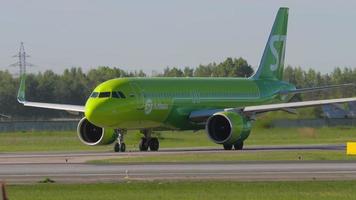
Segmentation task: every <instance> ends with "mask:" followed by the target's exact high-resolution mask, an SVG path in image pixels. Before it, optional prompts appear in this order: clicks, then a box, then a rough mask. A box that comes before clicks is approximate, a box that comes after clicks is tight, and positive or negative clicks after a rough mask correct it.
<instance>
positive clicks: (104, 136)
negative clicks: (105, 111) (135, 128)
mask: <svg viewBox="0 0 356 200" xmlns="http://www.w3.org/2000/svg"><path fill="white" fill-rule="evenodd" d="M77 133H78V137H79V139H80V141H82V142H83V143H84V144H86V145H90V146H95V145H107V144H112V143H113V142H114V141H115V140H116V138H117V134H115V132H114V131H113V130H112V131H107V130H105V129H104V128H101V127H98V126H95V125H94V124H92V123H90V122H89V121H88V120H87V119H86V118H85V117H84V118H83V119H81V120H80V121H79V124H78V127H77Z"/></svg>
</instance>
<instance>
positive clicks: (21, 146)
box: [0, 126, 356, 152]
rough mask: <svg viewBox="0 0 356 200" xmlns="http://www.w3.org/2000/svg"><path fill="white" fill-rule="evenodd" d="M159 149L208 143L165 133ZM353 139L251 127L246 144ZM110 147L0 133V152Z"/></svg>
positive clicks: (355, 134) (132, 143) (320, 131)
mask: <svg viewBox="0 0 356 200" xmlns="http://www.w3.org/2000/svg"><path fill="white" fill-rule="evenodd" d="M140 137H141V134H140V133H138V132H135V131H132V132H129V133H128V134H127V135H126V137H125V143H126V145H127V148H128V150H130V149H131V150H132V149H135V150H137V149H138V142H139V139H140ZM159 137H160V138H161V139H160V147H161V148H176V147H206V146H215V147H219V145H216V144H214V143H213V142H211V141H210V140H209V139H208V137H207V136H206V133H205V132H204V131H199V132H195V133H193V132H191V131H184V132H178V131H167V132H161V133H160V134H159ZM355 140H356V128H340V127H339V128H317V129H314V128H290V129H282V128H269V129H266V128H260V127H258V126H257V127H254V128H253V130H252V133H251V135H250V137H249V138H248V139H247V140H246V145H282V144H283V145H286V144H344V143H345V142H347V141H355ZM112 148H113V147H112V146H111V145H106V146H95V147H90V146H86V145H84V144H82V143H81V142H80V141H79V139H78V138H77V134H76V133H75V131H67V132H15V133H0V152H20V151H112Z"/></svg>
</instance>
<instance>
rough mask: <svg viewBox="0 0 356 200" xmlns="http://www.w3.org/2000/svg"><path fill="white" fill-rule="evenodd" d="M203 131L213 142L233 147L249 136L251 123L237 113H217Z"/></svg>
mask: <svg viewBox="0 0 356 200" xmlns="http://www.w3.org/2000/svg"><path fill="white" fill-rule="evenodd" d="M205 130H206V132H207V134H208V136H209V138H210V139H211V140H212V141H213V142H215V143H217V144H228V145H233V144H235V143H236V142H237V141H241V140H242V141H243V140H245V139H246V138H247V137H248V136H249V134H250V131H251V122H250V120H249V119H247V118H246V117H244V116H242V115H241V114H240V113H237V112H232V111H225V112H218V113H215V114H214V115H213V116H211V117H210V118H209V119H208V121H207V123H206V126H205Z"/></svg>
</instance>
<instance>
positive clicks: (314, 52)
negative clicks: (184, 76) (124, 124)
mask: <svg viewBox="0 0 356 200" xmlns="http://www.w3.org/2000/svg"><path fill="white" fill-rule="evenodd" d="M282 6H283V7H289V8H290V10H289V25H288V37H287V47H286V61H285V63H286V64H289V65H292V66H301V67H303V68H305V69H308V68H313V69H316V70H318V71H321V72H323V73H328V72H331V71H332V70H333V68H334V67H336V66H340V67H355V66H356V56H355V55H354V54H355V52H356V51H355V48H356V38H355V37H356V12H355V8H356V1H343V0H340V1H327V0H313V1H310V0H306V1H304V0H298V1H297V0H295V1H278V0H269V1H257V0H248V1H247V0H245V1H242V0H241V1H240V0H219V1H216V0H179V1H178V0H176V1H167V0H150V1H143V0H141V1H139V0H130V1H129V0H126V1H121V0H101V1H99V0H96V1H95V0H61V1H52V0H1V6H0V25H1V29H0V30H1V34H0V35H1V37H0V70H6V69H8V70H11V71H14V70H15V71H17V69H10V68H9V67H8V66H9V65H10V64H12V63H15V62H16V61H17V60H16V58H13V57H12V55H14V54H16V53H17V52H18V49H19V46H20V42H21V41H23V42H24V44H25V49H26V51H27V53H28V54H30V55H31V57H30V58H29V59H28V61H29V62H30V63H33V64H35V65H36V67H33V68H32V69H29V71H31V72H37V71H44V70H47V69H50V70H53V71H55V72H58V73H61V72H62V71H63V70H64V69H66V68H69V67H82V68H83V69H84V71H87V70H89V69H92V68H95V67H97V66H103V65H104V66H110V67H120V68H122V69H124V70H128V71H134V70H140V69H142V70H144V71H145V72H146V73H149V74H150V73H151V72H152V71H156V72H160V71H162V70H163V69H164V68H165V67H167V66H169V67H180V68H183V67H185V66H190V67H196V66H198V65H199V64H208V63H211V62H221V61H223V60H225V59H226V58H227V57H243V58H245V59H246V60H247V61H248V62H249V63H250V64H251V65H252V66H253V67H256V66H258V64H259V62H260V59H261V55H262V51H263V49H264V46H265V43H266V41H267V37H268V35H269V32H270V29H271V26H272V24H273V21H274V17H275V15H276V13H277V10H278V8H279V7H282Z"/></svg>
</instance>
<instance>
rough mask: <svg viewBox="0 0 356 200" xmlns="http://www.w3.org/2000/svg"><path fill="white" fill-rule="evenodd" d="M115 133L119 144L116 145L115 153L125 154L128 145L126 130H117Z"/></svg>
mask: <svg viewBox="0 0 356 200" xmlns="http://www.w3.org/2000/svg"><path fill="white" fill-rule="evenodd" d="M115 133H116V134H117V142H116V143H115V145H114V151H115V152H125V151H126V144H125V143H124V134H126V130H122V129H115Z"/></svg>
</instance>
